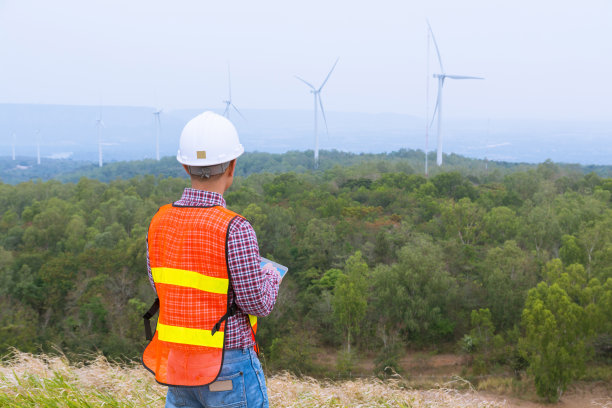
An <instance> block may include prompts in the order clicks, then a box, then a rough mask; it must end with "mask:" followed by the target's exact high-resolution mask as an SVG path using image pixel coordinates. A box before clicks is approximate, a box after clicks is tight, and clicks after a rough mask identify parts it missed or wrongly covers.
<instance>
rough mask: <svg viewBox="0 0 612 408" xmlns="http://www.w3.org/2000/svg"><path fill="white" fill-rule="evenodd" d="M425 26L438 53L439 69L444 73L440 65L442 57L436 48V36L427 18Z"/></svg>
mask: <svg viewBox="0 0 612 408" xmlns="http://www.w3.org/2000/svg"><path fill="white" fill-rule="evenodd" d="M427 27H429V32H430V33H431V38H432V39H433V43H434V46H435V47H436V54H438V62H439V63H440V70H441V71H442V73H444V66H443V65H442V57H441V56H440V50H439V49H438V43H437V42H436V36H435V35H434V33H433V30H432V29H431V25H430V24H429V20H427Z"/></svg>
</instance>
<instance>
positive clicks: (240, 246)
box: [227, 218, 280, 316]
mask: <svg viewBox="0 0 612 408" xmlns="http://www.w3.org/2000/svg"><path fill="white" fill-rule="evenodd" d="M227 260H228V265H229V271H230V276H231V278H230V279H231V282H232V288H233V290H234V294H235V295H236V303H237V304H238V306H239V307H240V309H241V310H242V311H243V312H244V313H248V314H251V315H254V316H267V315H269V314H270V312H271V311H272V308H273V307H274V303H275V302H276V297H277V295H278V286H279V284H280V277H279V276H278V274H277V273H275V272H271V271H264V270H262V268H261V266H260V263H261V258H260V256H259V245H258V244H257V236H256V235H255V230H253V227H252V226H251V224H250V223H249V222H248V221H247V220H245V219H244V218H236V219H234V221H233V222H232V224H231V226H230V231H229V236H228V242H227Z"/></svg>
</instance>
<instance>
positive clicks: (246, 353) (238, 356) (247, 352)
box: [223, 347, 255, 363]
mask: <svg viewBox="0 0 612 408" xmlns="http://www.w3.org/2000/svg"><path fill="white" fill-rule="evenodd" d="M254 352H255V351H254V350H253V347H245V348H238V349H227V350H225V354H224V355H223V362H224V363H229V362H232V361H241V360H248V359H250V358H251V353H254Z"/></svg>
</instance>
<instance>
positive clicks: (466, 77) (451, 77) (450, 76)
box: [445, 75, 484, 79]
mask: <svg viewBox="0 0 612 408" xmlns="http://www.w3.org/2000/svg"><path fill="white" fill-rule="evenodd" d="M445 77H446V78H450V79H484V78H483V77H475V76H466V75H445Z"/></svg>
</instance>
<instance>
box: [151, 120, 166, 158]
mask: <svg viewBox="0 0 612 408" xmlns="http://www.w3.org/2000/svg"><path fill="white" fill-rule="evenodd" d="M163 111H164V110H163V109H157V110H156V111H155V112H153V116H154V118H155V158H156V159H157V161H159V135H160V134H161V119H160V117H159V115H161V113H162V112H163Z"/></svg>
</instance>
